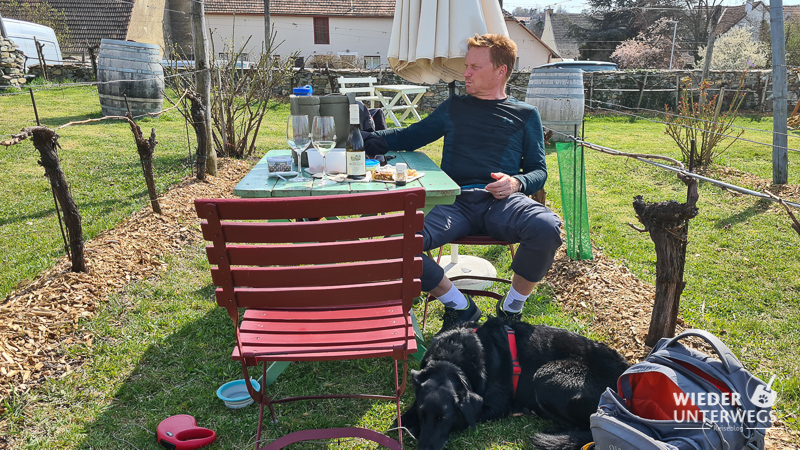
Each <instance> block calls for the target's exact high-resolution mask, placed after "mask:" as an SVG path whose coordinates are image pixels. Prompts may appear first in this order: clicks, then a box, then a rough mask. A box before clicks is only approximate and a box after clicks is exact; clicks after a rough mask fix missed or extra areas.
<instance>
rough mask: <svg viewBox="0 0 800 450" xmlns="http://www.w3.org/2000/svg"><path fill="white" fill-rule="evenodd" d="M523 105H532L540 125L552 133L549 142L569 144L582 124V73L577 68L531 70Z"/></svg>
mask: <svg viewBox="0 0 800 450" xmlns="http://www.w3.org/2000/svg"><path fill="white" fill-rule="evenodd" d="M525 102H526V103H528V104H531V105H533V106H536V107H537V108H538V109H539V115H540V116H541V118H542V126H544V127H545V128H549V129H552V130H553V131H555V133H553V137H552V139H551V141H555V142H570V141H571V139H569V138H567V136H565V135H568V136H572V135H574V134H575V126H576V125H577V126H578V133H580V129H581V122H582V121H583V103H584V96H583V71H582V70H580V69H534V70H533V72H531V78H530V80H529V81H528V92H527V95H526V96H525Z"/></svg>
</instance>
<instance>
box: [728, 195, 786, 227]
mask: <svg viewBox="0 0 800 450" xmlns="http://www.w3.org/2000/svg"><path fill="white" fill-rule="evenodd" d="M771 205H772V201H771V200H767V199H760V200H757V201H756V202H755V203H754V204H753V205H752V206H750V207H749V208H747V209H744V210H742V211H739V212H738V213H736V214H733V215H731V216H728V217H723V218H721V219H719V220H717V221H716V223H714V228H717V229H723V228H725V227H728V226H730V225H733V224H739V223H743V222H746V221H747V220H749V219H751V218H753V217H755V216H757V215H760V214H763V213H765V212H766V211H768V210H769V208H770V206H771Z"/></svg>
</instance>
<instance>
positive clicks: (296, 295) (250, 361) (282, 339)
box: [195, 189, 425, 449]
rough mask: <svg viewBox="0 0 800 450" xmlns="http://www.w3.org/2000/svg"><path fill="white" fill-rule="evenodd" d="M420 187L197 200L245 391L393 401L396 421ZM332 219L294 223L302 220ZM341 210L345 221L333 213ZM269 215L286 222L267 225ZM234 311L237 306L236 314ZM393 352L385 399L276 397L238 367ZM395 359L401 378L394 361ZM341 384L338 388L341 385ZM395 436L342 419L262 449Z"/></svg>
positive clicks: (408, 341) (409, 335) (390, 443)
mask: <svg viewBox="0 0 800 450" xmlns="http://www.w3.org/2000/svg"><path fill="white" fill-rule="evenodd" d="M424 204H425V190H424V189H403V190H396V191H386V192H380V193H367V194H351V195H335V196H322V197H294V198H269V199H198V200H195V207H196V209H197V213H198V216H199V217H200V218H201V219H203V222H202V230H203V235H204V237H205V239H206V240H208V241H211V245H209V246H208V247H207V248H206V250H207V253H208V259H209V261H210V262H211V264H213V265H215V266H216V267H213V268H212V269H211V272H212V279H213V281H214V284H215V285H216V286H218V287H217V290H216V298H217V304H218V305H220V306H222V307H224V308H225V309H227V311H228V314H229V315H230V317H231V319H232V321H233V324H234V330H235V335H236V346H235V348H234V349H233V355H232V357H233V359H235V360H237V361H240V362H241V365H242V373H243V375H244V380H245V384H246V385H247V390H248V392H249V393H250V396H251V397H253V399H254V400H255V401H256V402H257V403H259V404H260V409H259V420H258V431H257V433H256V448H259V446H258V442H260V439H261V432H262V424H263V419H264V408H265V407H266V408H269V410H270V414H271V416H272V419H273V421H274V420H275V419H276V416H275V410H274V408H273V405H275V404H279V403H287V402H293V401H297V400H316V399H321V398H368V399H381V400H392V401H394V402H395V403H396V406H397V421H398V422H397V423H398V426H402V424H401V422H400V397H401V396H402V394H403V392H404V390H405V387H406V376H407V375H406V372H407V359H408V356H409V355H411V354H413V353H415V352H416V351H417V345H416V341H415V338H414V330H413V327H412V321H411V317H410V311H411V306H412V302H413V299H414V298H415V297H417V296H418V295H419V294H420V281H419V276H420V275H421V273H422V259H421V258H420V257H416V256H415V255H418V254H420V253H422V235H420V234H417V233H418V232H421V231H422V227H423V220H424V218H423V213H422V212H421V211H420V208H422V207H423V206H424ZM334 216H338V217H340V218H341V219H340V220H321V221H311V222H309V221H304V220H303V219H304V218H307V217H334ZM343 216H344V217H343ZM279 219H289V220H295V222H270V221H273V220H279ZM240 308H242V309H244V313H243V314H242V315H240ZM386 356H389V357H392V358H393V359H394V369H395V392H394V393H393V395H370V394H344V393H335V394H327V395H308V396H301V397H289V398H280V399H275V398H272V397H271V396H269V395H267V392H266V390H267V389H266V386H265V385H266V384H267V383H262V387H261V390H260V392H259V391H256V390H255V389H254V388H253V385H252V384H251V383H250V375H249V374H248V367H251V366H258V365H259V364H260V365H261V366H262V369H261V370H262V374H263V378H262V379H264V380H266V379H267V363H268V362H275V361H325V360H347V359H360V358H381V357H386ZM400 361H402V362H403V376H402V382H401V381H400V372H399V370H398V362H400ZM345 390H346V388H344V387H343V389H342V391H345ZM399 435H400V437H399V442H398V441H396V440H394V439H391V438H389V437H388V436H386V435H384V434H381V433H378V432H377V431H373V430H368V429H364V428H356V427H347V428H333V429H324V430H303V431H298V432H295V433H291V434H289V435H286V436H283V437H282V438H280V439H278V440H276V441H274V442H273V443H271V444H270V445H267V446H265V447H261V448H267V449H272V448H282V447H283V446H286V445H289V444H291V443H294V442H300V441H305V440H311V439H334V438H342V437H360V438H364V439H368V440H372V441H374V442H377V443H379V444H381V445H384V446H387V447H390V448H400V447H401V446H402V433H399Z"/></svg>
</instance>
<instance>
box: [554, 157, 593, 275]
mask: <svg viewBox="0 0 800 450" xmlns="http://www.w3.org/2000/svg"><path fill="white" fill-rule="evenodd" d="M556 155H557V156H558V173H559V178H560V179H561V211H562V216H563V218H564V224H565V228H566V234H567V256H569V257H570V258H571V259H573V260H584V259H592V241H591V239H590V238H589V205H588V203H587V201H586V175H585V170H584V159H583V147H582V146H579V145H575V144H573V143H571V142H557V143H556Z"/></svg>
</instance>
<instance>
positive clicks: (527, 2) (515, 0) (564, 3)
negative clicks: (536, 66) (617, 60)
mask: <svg viewBox="0 0 800 450" xmlns="http://www.w3.org/2000/svg"><path fill="white" fill-rule="evenodd" d="M762 1H763V0H762ZM744 3H746V0H738V1H736V0H726V1H723V4H724V5H728V6H734V5H743V4H744ZM764 3H766V4H769V2H767V1H764ZM783 5H784V6H787V5H800V0H783ZM517 6H521V7H523V8H539V9H540V10H541V9H546V8H547V7H548V6H549V7H551V8H553V9H554V10H555V9H558V8H559V7H563V9H565V10H566V11H567V12H571V13H579V12H581V11H582V10H584V9H588V4H587V3H586V2H585V1H583V0H552V1H550V2H548V1H547V0H503V9H505V10H506V11H513V10H514V8H516V7H517Z"/></svg>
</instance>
